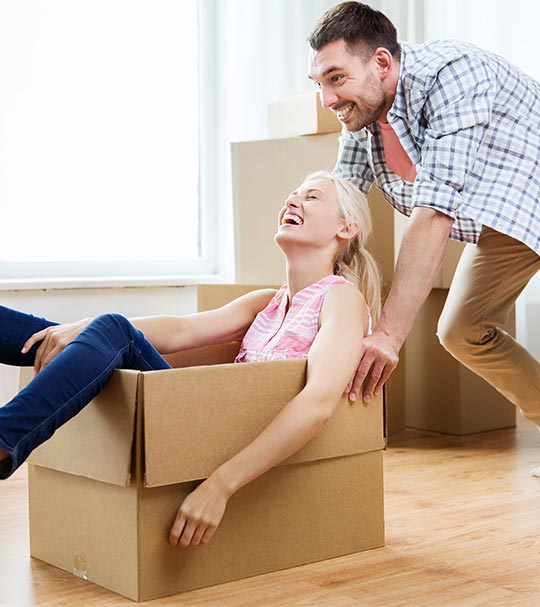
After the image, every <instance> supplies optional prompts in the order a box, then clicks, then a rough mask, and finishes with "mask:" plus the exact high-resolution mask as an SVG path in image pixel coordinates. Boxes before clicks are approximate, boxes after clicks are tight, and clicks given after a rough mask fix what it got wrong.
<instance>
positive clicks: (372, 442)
mask: <svg viewBox="0 0 540 607" xmlns="http://www.w3.org/2000/svg"><path fill="white" fill-rule="evenodd" d="M306 362H307V361H306V360H305V359H295V360H284V361H272V362H264V363H247V364H225V365H218V366H214V367H194V368H187V369H174V370H171V371H160V372H158V373H143V374H142V376H143V382H142V384H143V388H142V389H143V393H144V440H145V466H146V467H145V482H146V485H147V486H150V487H157V486H163V485H168V484H173V483H179V482H184V481H190V480H199V479H203V478H207V477H208V476H209V475H210V474H211V473H212V472H213V471H214V470H215V469H216V468H217V467H218V466H219V465H220V464H221V463H223V462H224V461H226V460H227V459H229V458H231V457H232V456H233V455H234V454H236V453H238V452H239V451H240V450H241V449H242V448H243V447H245V446H246V445H247V444H249V443H250V442H251V441H252V440H253V439H254V438H255V437H256V436H257V435H258V434H259V433H260V432H261V431H262V430H263V429H264V428H265V427H266V426H267V425H268V424H269V423H270V421H271V420H272V419H273V418H274V417H275V416H276V415H277V414H278V413H279V411H280V410H281V409H282V408H283V407H284V406H285V405H286V404H287V403H288V402H289V401H290V400H291V399H292V398H293V397H294V396H295V395H296V394H297V393H298V392H300V390H301V389H302V388H303V386H304V385H305V372H306ZM383 447H384V438H383V414H382V405H381V402H380V400H377V399H375V401H374V402H373V403H372V404H371V405H370V406H369V407H365V406H363V405H362V404H361V403H359V404H356V405H351V404H350V403H349V401H348V399H347V398H346V397H343V398H342V400H341V402H340V404H339V405H338V408H337V410H336V412H335V413H334V415H333V416H332V418H331V419H330V421H329V422H328V424H327V425H326V427H325V428H324V430H323V431H322V432H321V434H319V436H317V437H316V438H315V439H313V440H312V441H311V442H310V443H309V444H308V445H306V446H305V447H304V448H303V449H301V450H300V451H298V452H297V453H296V454H295V455H293V456H292V457H290V458H289V459H288V460H286V461H285V462H283V464H282V465H285V464H290V463H298V462H307V461H314V460H319V459H326V458H332V457H339V456H344V455H351V454H354V453H363V452H368V451H374V450H377V449H382V448H383Z"/></svg>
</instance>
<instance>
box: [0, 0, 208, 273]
mask: <svg viewBox="0 0 540 607" xmlns="http://www.w3.org/2000/svg"><path fill="white" fill-rule="evenodd" d="M198 46H199V45H198V14H197V2H196V1H195V0H182V2H178V1H177V0H160V1H159V2H153V1H152V0H77V2H73V1H72V0H27V1H26V2H4V3H1V4H0V83H1V84H0V87H1V89H2V90H1V99H2V103H1V104H0V201H1V208H2V212H1V213H2V214H1V218H2V219H1V227H0V235H1V238H0V281H4V282H5V281H8V282H10V281H11V282H12V281H16V280H25V279H28V280H30V279H45V278H67V277H79V278H84V277H90V278H92V277H93V278H96V277H105V276H109V277H110V276H116V277H141V276H156V275H160V276H178V275H185V274H195V273H197V274H200V273H205V272H210V271H212V269H213V258H212V254H211V251H210V247H208V241H210V240H212V239H211V238H210V235H209V233H208V230H209V229H210V226H208V225H206V222H205V221H204V217H205V213H204V212H203V211H204V203H201V201H200V196H199V193H200V188H199V182H200V180H199V172H200V171H199V77H198V73H199V70H198V67H199V61H198V57H199V53H198ZM201 217H202V218H203V220H202V222H201Z"/></svg>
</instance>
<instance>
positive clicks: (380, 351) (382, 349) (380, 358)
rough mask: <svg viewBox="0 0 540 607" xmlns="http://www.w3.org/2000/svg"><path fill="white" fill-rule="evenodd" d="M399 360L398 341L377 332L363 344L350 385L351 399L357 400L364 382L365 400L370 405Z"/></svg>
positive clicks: (369, 336) (366, 338)
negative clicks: (358, 362)
mask: <svg viewBox="0 0 540 607" xmlns="http://www.w3.org/2000/svg"><path fill="white" fill-rule="evenodd" d="M398 360H399V347H398V345H397V343H396V340H395V339H394V338H393V337H391V336H389V335H387V334H386V333H384V332H382V331H377V330H375V331H374V332H373V333H372V334H371V335H368V336H367V337H365V338H364V340H363V342H362V357H361V359H360V364H359V365H358V369H357V370H356V374H355V376H354V378H353V379H352V380H351V383H350V390H348V391H349V398H350V399H351V400H353V401H354V400H356V399H357V398H358V395H359V393H360V390H361V388H362V384H363V383H364V380H366V383H365V385H364V392H363V400H364V402H365V403H368V402H369V401H370V400H371V398H372V396H373V394H375V395H378V394H379V393H380V391H381V390H382V387H383V385H384V383H385V382H386V380H387V379H388V378H389V377H390V375H391V373H392V371H393V370H394V369H395V368H396V366H397V364H398Z"/></svg>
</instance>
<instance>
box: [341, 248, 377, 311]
mask: <svg viewBox="0 0 540 607" xmlns="http://www.w3.org/2000/svg"><path fill="white" fill-rule="evenodd" d="M334 274H336V275H338V276H343V278H346V279H347V280H350V281H351V282H352V283H353V284H355V285H356V286H357V287H358V288H359V289H360V291H361V293H362V295H363V296H364V298H365V300H366V303H367V305H368V307H369V310H370V312H371V317H372V318H373V320H374V321H376V320H377V319H378V318H379V315H380V313H381V275H380V271H379V266H378V265H377V262H376V261H375V258H374V257H373V255H372V254H371V253H370V252H369V251H368V250H367V249H366V248H365V247H363V246H361V245H360V243H359V239H358V237H357V236H355V237H354V238H353V239H352V241H351V242H350V244H349V248H348V250H347V252H346V253H345V254H344V255H342V256H341V257H340V258H339V259H338V260H337V261H336V262H335V263H334Z"/></svg>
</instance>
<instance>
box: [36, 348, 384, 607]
mask: <svg viewBox="0 0 540 607" xmlns="http://www.w3.org/2000/svg"><path fill="white" fill-rule="evenodd" d="M237 351H238V344H228V345H225V346H219V347H210V348H203V349H200V350H198V351H194V352H193V356H192V359H191V360H190V358H189V355H188V354H187V353H183V354H178V355H172V356H171V357H169V360H170V361H171V362H172V363H174V364H183V365H189V364H192V363H193V362H198V363H201V362H206V363H213V362H215V361H223V359H224V358H227V356H228V358H229V360H232V358H233V357H234V355H235V354H236V352H237ZM305 368H306V361H305V360H288V361H275V362H268V363H252V364H242V365H231V364H225V365H216V366H203V367H192V366H189V367H185V368H178V369H173V370H167V371H156V372H150V373H140V372H135V371H116V372H115V373H114V376H113V378H112V379H111V381H110V382H109V383H108V384H107V386H106V387H105V388H104V389H103V391H102V392H101V394H100V396H99V398H97V399H95V400H94V401H93V402H92V403H90V404H89V405H88V406H87V407H86V408H85V409H84V410H83V411H82V412H81V413H80V414H79V415H78V416H77V417H76V418H74V419H73V420H71V421H70V422H69V423H68V424H66V425H65V426H63V427H62V428H60V429H59V430H58V431H57V433H56V434H55V435H54V437H53V438H52V439H51V440H50V441H48V443H46V444H44V445H42V446H41V447H40V448H39V449H37V450H36V451H35V452H34V454H33V455H32V457H31V465H30V467H29V468H30V475H29V479H30V482H29V485H30V536H31V554H32V556H34V557H36V558H39V559H41V560H44V561H46V562H48V563H51V564H53V565H55V566H57V567H60V568H62V569H65V570H67V571H73V572H74V573H75V574H76V575H79V576H81V577H84V578H86V579H88V580H90V581H93V582H95V583H97V584H100V585H102V586H104V587H106V588H109V589H111V590H113V591H115V592H118V593H120V594H123V595H125V596H127V597H130V598H132V599H134V600H139V601H143V600H148V599H151V598H157V597H159V596H165V595H169V594H174V593H177V592H181V591H185V590H191V589H194V588H199V587H202V586H208V585H212V584H218V583H222V582H225V581H230V580H233V579H238V578H242V577H246V576H252V575H258V574H261V573H265V572H268V571H273V570H276V569H282V568H286V567H291V566H296V565H300V564H304V563H308V562H312V561H316V560H321V559H327V558H333V557H336V556H340V555H343V554H348V553H351V552H356V551H360V550H365V549H369V548H374V547H377V546H381V545H382V544H383V542H384V523H383V487H382V449H383V448H384V438H383V414H382V404H381V402H380V401H376V402H374V403H373V404H372V405H370V406H368V407H365V406H362V405H360V404H358V405H351V404H349V402H348V401H347V400H346V399H345V398H344V399H342V401H341V402H340V403H339V405H338V408H337V410H336V413H335V414H334V416H333V417H332V419H331V420H330V421H329V422H328V424H327V425H326V427H325V428H324V430H323V431H322V433H321V434H320V435H319V436H318V437H316V438H315V439H314V440H313V441H312V442H311V443H309V444H308V445H306V446H305V447H304V448H303V449H302V450H301V451H299V452H298V453H296V454H295V455H294V456H292V457H291V458H289V459H288V460H287V461H285V462H283V463H282V464H280V465H279V466H277V467H276V468H274V469H273V470H271V471H270V472H268V473H267V474H265V475H263V476H262V477H260V478H259V479H257V480H256V481H254V482H253V483H251V484H250V485H248V486H247V487H245V488H243V489H242V490H240V491H239V492H238V493H237V494H235V495H234V496H233V497H232V498H231V500H230V501H229V504H228V507H227V511H226V513H225V517H224V519H223V521H222V524H221V525H220V527H219V528H218V530H217V532H216V534H215V536H214V538H213V539H212V541H211V542H210V544H208V545H207V546H204V547H201V548H198V549H193V548H190V549H187V550H186V549H183V548H179V547H176V548H173V547H171V546H169V544H168V543H167V536H168V531H169V528H170V525H171V524H172V522H173V520H174V517H175V514H176V510H177V508H178V506H179V504H180V503H181V501H182V499H183V498H184V497H185V496H186V495H187V494H188V493H190V492H191V491H192V490H193V489H194V488H195V487H196V485H197V483H198V482H200V480H202V479H204V478H206V477H207V476H208V475H209V474H210V472H212V471H213V470H214V469H215V468H216V467H217V466H218V465H219V464H220V463H221V462H222V461H224V460H225V459H227V458H228V457H230V456H232V455H233V454H234V453H235V452H237V451H239V450H240V449H241V448H242V447H243V446H245V444H247V443H248V442H249V441H250V440H251V439H252V438H254V437H255V436H256V435H257V434H258V433H259V432H260V431H261V430H262V429H263V428H264V427H265V425H266V424H267V423H268V422H269V421H270V419H271V418H273V417H274V416H275V415H276V414H277V412H278V411H279V410H280V409H281V408H282V407H283V406H284V405H285V404H286V403H287V402H288V401H289V400H290V398H291V397H292V396H293V395H294V394H296V393H297V392H298V391H299V390H300V389H301V388H302V386H303V384H304V381H305ZM111 410H118V412H119V413H118V414H117V415H113V416H111ZM96 428H97V429H98V430H96ZM88 437H90V438H88ZM118 445H120V446H121V447H119V446H118Z"/></svg>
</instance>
